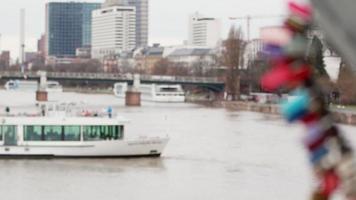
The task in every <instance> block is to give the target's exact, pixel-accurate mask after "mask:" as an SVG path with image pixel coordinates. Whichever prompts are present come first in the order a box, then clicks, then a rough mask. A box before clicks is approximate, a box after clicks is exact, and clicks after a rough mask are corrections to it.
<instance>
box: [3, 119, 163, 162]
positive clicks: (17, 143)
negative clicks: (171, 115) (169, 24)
mask: <svg viewBox="0 0 356 200" xmlns="http://www.w3.org/2000/svg"><path fill="white" fill-rule="evenodd" d="M0 122H1V124H0V157H1V156H10V157H16V156H21V157H34V156H40V157H68V158H75V157H83V158H90V157H98V158H101V157H145V156H160V155H161V153H162V151H163V149H164V148H165V146H166V144H167V142H168V137H138V138H137V139H127V137H126V135H125V124H126V123H127V122H128V121H127V120H125V119H123V118H109V117H81V116H78V117H65V116H62V117H61V116H53V117H49V116H46V117H40V116H37V117H16V116H14V117H0Z"/></svg>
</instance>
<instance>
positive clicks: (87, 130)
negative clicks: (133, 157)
mask: <svg viewBox="0 0 356 200" xmlns="http://www.w3.org/2000/svg"><path fill="white" fill-rule="evenodd" d="M83 134H84V140H85V141H99V140H119V139H122V138H123V126H84V127H83Z"/></svg>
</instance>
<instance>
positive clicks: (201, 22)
mask: <svg viewBox="0 0 356 200" xmlns="http://www.w3.org/2000/svg"><path fill="white" fill-rule="evenodd" d="M220 39H221V21H220V20H219V19H216V18H210V17H204V16H202V15H200V14H199V13H195V14H194V15H192V16H190V18H189V36H188V44H189V45H193V46H202V47H211V48H213V47H216V46H217V44H218V42H219V41H220Z"/></svg>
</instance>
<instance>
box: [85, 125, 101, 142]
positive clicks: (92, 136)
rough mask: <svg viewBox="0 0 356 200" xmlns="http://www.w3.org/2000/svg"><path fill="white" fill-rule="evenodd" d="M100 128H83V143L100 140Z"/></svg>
mask: <svg viewBox="0 0 356 200" xmlns="http://www.w3.org/2000/svg"><path fill="white" fill-rule="evenodd" d="M99 129H100V126H84V127H83V134H84V140H85V141H97V140H100V133H99Z"/></svg>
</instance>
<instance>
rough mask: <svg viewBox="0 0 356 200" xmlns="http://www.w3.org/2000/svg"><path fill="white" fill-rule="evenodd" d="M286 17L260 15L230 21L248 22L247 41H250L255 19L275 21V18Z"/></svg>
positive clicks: (234, 18)
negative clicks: (252, 24) (252, 23)
mask: <svg viewBox="0 0 356 200" xmlns="http://www.w3.org/2000/svg"><path fill="white" fill-rule="evenodd" d="M284 17H286V15H258V16H251V15H247V16H242V17H229V19H230V20H233V21H235V20H246V25H247V41H250V34H251V20H255V19H273V18H284Z"/></svg>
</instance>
